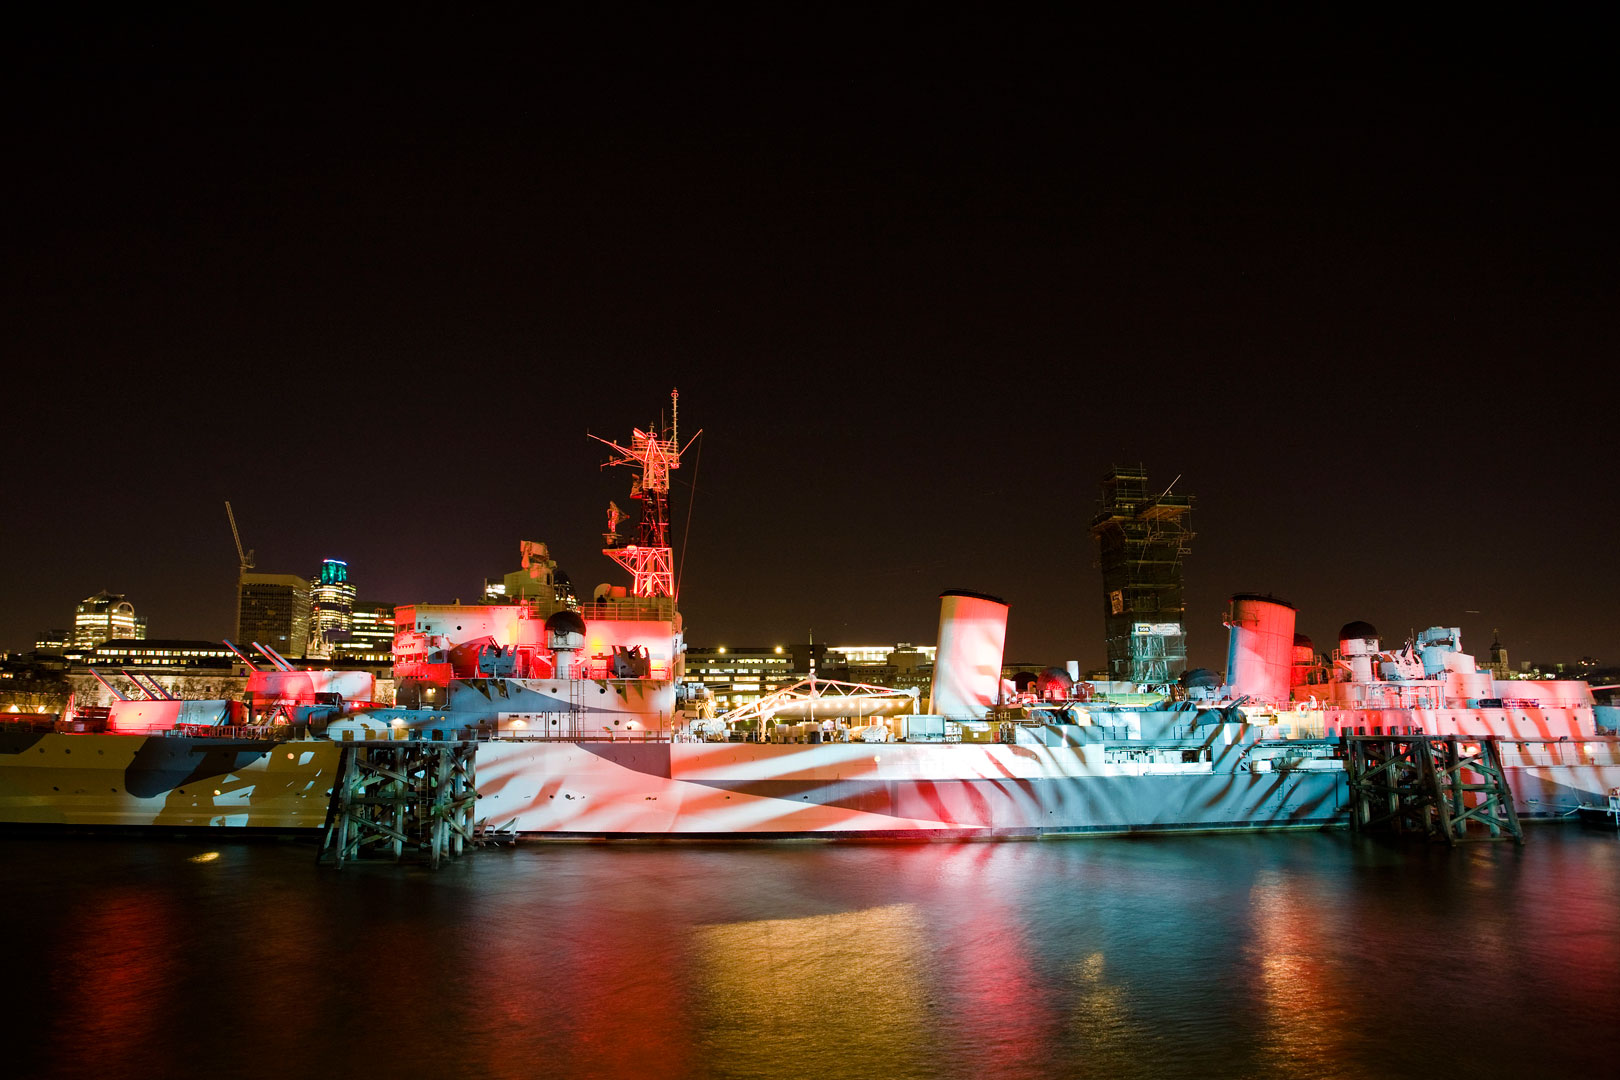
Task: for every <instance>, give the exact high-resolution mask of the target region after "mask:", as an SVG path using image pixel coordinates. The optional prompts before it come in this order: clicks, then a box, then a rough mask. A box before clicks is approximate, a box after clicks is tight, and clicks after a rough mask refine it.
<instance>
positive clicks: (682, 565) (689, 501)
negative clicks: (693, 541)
mask: <svg viewBox="0 0 1620 1080" xmlns="http://www.w3.org/2000/svg"><path fill="white" fill-rule="evenodd" d="M692 441H693V442H695V443H697V454H696V456H694V457H693V458H692V493H691V494H690V495H688V496H687V497H686V527H685V528H684V529H682V530H681V560H680V562H679V563H677V564H676V565H675V600H676V602H679V601H680V598H681V576H682V575H683V574H685V573H686V538H687V537H688V536H691V535H692V509H693V508H694V507H695V506H696V505H697V474H698V466H699V465H702V464H703V432H701V431H699V432H698V433H697V434H696V435H695V436H693V439H692Z"/></svg>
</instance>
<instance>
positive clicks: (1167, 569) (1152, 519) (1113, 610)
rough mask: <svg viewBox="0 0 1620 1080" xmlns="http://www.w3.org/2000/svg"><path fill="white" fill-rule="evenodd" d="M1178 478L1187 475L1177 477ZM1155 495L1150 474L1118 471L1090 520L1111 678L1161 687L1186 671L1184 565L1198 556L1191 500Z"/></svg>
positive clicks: (1126, 469)
mask: <svg viewBox="0 0 1620 1080" xmlns="http://www.w3.org/2000/svg"><path fill="white" fill-rule="evenodd" d="M1177 479H1178V480H1179V479H1180V477H1177ZM1173 487H1175V483H1174V481H1172V482H1171V484H1170V487H1169V488H1166V489H1165V490H1164V491H1163V493H1159V494H1155V493H1154V492H1153V490H1152V489H1151V488H1149V487H1148V479H1147V470H1146V469H1144V468H1143V467H1142V466H1140V465H1138V466H1135V467H1134V468H1133V467H1128V466H1127V467H1120V466H1115V467H1114V470H1113V472H1112V473H1111V474H1110V475H1108V476H1106V477H1104V478H1103V482H1102V512H1101V513H1099V514H1098V515H1097V516H1096V518H1095V519H1093V520H1092V522H1091V534H1092V535H1093V536H1095V537H1096V538H1097V547H1098V552H1099V559H1100V562H1101V564H1102V578H1103V625H1104V627H1105V632H1106V636H1107V640H1108V677H1109V678H1110V679H1115V680H1119V681H1129V682H1133V683H1146V684H1151V685H1161V684H1165V683H1170V682H1174V681H1175V680H1177V679H1179V678H1180V677H1181V676H1182V674H1183V673H1184V672H1185V671H1186V670H1187V634H1186V628H1185V625H1184V622H1183V619H1184V616H1185V613H1186V603H1185V600H1184V598H1183V594H1182V583H1181V560H1182V559H1183V558H1184V557H1185V556H1186V555H1187V554H1189V552H1190V551H1191V548H1190V546H1189V545H1190V544H1191V542H1192V538H1193V533H1192V530H1191V529H1189V528H1188V522H1187V519H1188V517H1189V515H1190V514H1191V511H1192V503H1193V497H1192V496H1191V495H1173V494H1171V491H1170V489H1171V488H1173Z"/></svg>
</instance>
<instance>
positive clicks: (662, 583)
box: [591, 390, 702, 600]
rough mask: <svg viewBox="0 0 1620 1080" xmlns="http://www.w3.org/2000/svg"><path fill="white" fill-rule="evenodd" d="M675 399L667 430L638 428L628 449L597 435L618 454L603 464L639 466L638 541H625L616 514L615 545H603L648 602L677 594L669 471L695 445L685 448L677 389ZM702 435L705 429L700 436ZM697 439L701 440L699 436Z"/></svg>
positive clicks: (610, 536) (634, 494)
mask: <svg viewBox="0 0 1620 1080" xmlns="http://www.w3.org/2000/svg"><path fill="white" fill-rule="evenodd" d="M669 397H670V415H671V423H670V427H669V430H668V432H667V434H666V433H665V432H661V431H659V430H657V425H653V424H649V425H648V427H649V428H650V429H651V430H648V431H642V430H641V429H640V428H633V429H631V432H630V445H629V446H628V447H626V446H620V445H619V444H618V443H616V442H609V441H608V440H607V439H604V438H602V437H601V436H599V435H592V436H591V438H593V439H595V440H596V441H597V442H599V443H602V444H603V445H604V446H607V447H610V448H611V449H612V450H613V451H614V454H615V456H614V457H613V458H612V459H610V460H608V461H605V462H603V463H602V467H603V468H604V469H605V468H607V467H608V466H610V465H627V466H629V467H630V468H632V469H634V470H636V475H635V477H634V478H633V479H632V480H631V482H630V497H631V498H633V499H635V500H637V501H638V502H640V503H641V517H640V521H639V522H638V523H637V526H636V536H635V540H634V542H632V543H630V544H619V543H618V536H617V528H618V519H617V517H616V516H610V518H609V521H610V525H609V530H610V531H609V532H608V533H605V534H604V536H603V539H604V540H606V541H607V543H608V545H609V546H608V547H605V548H603V549H602V554H604V555H606V556H607V557H608V558H610V559H612V560H613V561H614V562H616V563H618V564H619V565H620V566H622V567H624V568H625V569H626V570H628V571H630V573H631V576H632V577H633V578H634V584H633V586H632V589H631V592H632V593H633V595H635V596H637V597H640V598H642V599H646V600H650V599H654V598H656V597H669V598H670V599H674V598H675V566H674V559H673V557H672V549H671V547H670V543H669V474H670V473H671V472H673V471H674V470H676V469H678V468H680V467H681V454H682V453H684V452H685V450H686V449H688V448H689V447H690V446H691V445H692V444H691V442H690V441H688V442H687V444H686V446H685V447H683V446H681V445H680V444H679V443H678V442H677V441H676V427H675V418H676V417H678V416H679V412H678V408H679V403H680V392H679V391H677V390H671V391H670V394H669ZM701 434H702V432H701V431H699V432H698V435H701ZM692 438H693V439H696V438H697V435H694V436H692ZM617 510H618V507H616V506H615V507H613V509H612V511H610V514H613V513H614V512H616V511H617Z"/></svg>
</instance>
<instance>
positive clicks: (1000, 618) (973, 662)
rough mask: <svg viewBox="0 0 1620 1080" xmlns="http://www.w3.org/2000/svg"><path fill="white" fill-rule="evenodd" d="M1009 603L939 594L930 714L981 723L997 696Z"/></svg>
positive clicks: (976, 596) (958, 592) (960, 594)
mask: <svg viewBox="0 0 1620 1080" xmlns="http://www.w3.org/2000/svg"><path fill="white" fill-rule="evenodd" d="M1006 643H1007V605H1006V604H1005V603H1004V602H1002V601H1000V600H998V599H996V598H995V597H993V596H985V595H984V594H983V593H972V592H963V591H961V590H959V589H952V590H949V591H947V592H943V593H941V594H940V596H939V638H938V646H937V649H936V651H935V654H934V683H933V687H932V689H931V690H930V691H929V698H928V711H929V712H930V713H937V714H940V715H943V716H945V717H947V718H949V719H951V720H983V719H984V717H985V714H986V713H988V712H989V711H990V707H991V706H992V705H994V704H995V703H996V701H997V698H998V696H999V695H1000V692H1001V654H1002V651H1003V649H1004V647H1005V646H1006Z"/></svg>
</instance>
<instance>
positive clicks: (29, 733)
mask: <svg viewBox="0 0 1620 1080" xmlns="http://www.w3.org/2000/svg"><path fill="white" fill-rule="evenodd" d="M675 406H678V398H674V397H673V396H672V409H671V417H670V423H669V425H668V427H667V428H666V427H664V426H663V425H661V424H653V425H649V426H648V428H647V429H645V430H643V429H634V430H633V432H632V436H631V438H630V439H629V440H628V441H627V443H625V444H622V445H621V444H618V443H613V442H608V441H606V440H600V441H602V442H603V443H604V444H605V445H606V446H608V447H609V449H610V450H611V453H612V458H611V460H610V461H609V462H608V463H607V464H610V465H620V466H626V467H628V468H629V469H631V470H632V471H633V473H634V480H633V484H632V488H631V495H632V497H633V498H634V499H635V500H636V501H637V502H638V503H639V504H640V510H639V516H638V520H637V522H636V525H635V528H634V531H633V532H627V533H624V534H621V532H620V525H621V523H622V522H623V521H624V518H625V515H623V514H622V513H621V512H620V511H619V510H618V508H617V506H616V505H613V506H610V509H609V523H608V529H607V532H606V533H604V534H603V540H604V547H603V552H604V554H605V555H607V556H608V557H609V558H611V559H612V560H614V561H615V562H616V563H618V564H619V565H620V566H622V567H623V568H624V569H625V570H626V571H628V573H629V576H630V582H629V584H628V585H612V584H608V585H602V586H599V587H598V588H596V589H595V590H594V592H593V594H592V596H591V598H590V599H589V600H582V599H581V598H579V597H576V596H575V595H574V593H573V590H572V587H571V586H570V585H569V584H568V583H567V581H566V578H565V577H564V576H563V575H561V574H559V572H558V570H557V567H556V564H555V562H554V561H553V560H551V558H550V555H549V552H548V550H547V548H546V546H545V545H544V544H540V543H531V542H526V543H524V544H523V545H522V546H521V549H520V554H521V560H522V565H521V568H520V569H519V570H518V571H515V572H514V573H513V574H510V575H508V577H507V584H506V589H505V595H504V596H502V597H500V598H499V599H498V600H496V601H495V602H486V603H481V604H476V605H462V604H459V603H456V604H415V605H409V606H402V607H400V608H398V609H397V610H396V636H395V642H394V677H395V692H394V700H393V701H392V702H391V703H386V704H384V703H378V702H375V701H373V700H372V698H373V697H374V696H375V687H374V682H373V680H372V677H371V676H370V675H368V674H366V673H363V672H341V671H324V670H300V669H299V668H298V667H297V666H296V665H294V664H293V663H292V662H290V661H288V660H287V659H286V658H284V657H282V656H281V655H280V654H279V653H276V652H275V651H274V650H273V649H269V648H267V647H264V646H262V645H257V644H255V645H254V647H255V648H256V649H257V650H258V652H259V654H260V655H261V656H262V657H263V660H262V661H260V662H255V661H252V660H249V659H248V657H247V654H246V653H239V655H241V656H242V658H243V660H244V662H245V663H246V666H247V668H248V669H249V672H250V673H249V681H248V686H247V692H246V694H245V695H244V697H243V699H242V700H240V701H234V700H214V701H180V700H174V699H172V698H170V697H168V696H167V695H165V694H164V693H163V692H162V690H161V688H160V687H158V686H156V684H155V683H151V681H150V680H148V684H146V685H142V684H140V683H137V685H139V686H141V690H142V693H141V694H140V695H139V696H137V697H134V698H129V697H126V696H125V695H124V694H122V693H120V692H118V691H116V690H115V689H114V688H113V687H112V684H111V683H107V684H106V686H105V689H106V690H107V691H109V694H108V696H107V698H106V700H105V701H103V702H100V703H97V704H88V703H86V704H84V705H82V706H79V707H76V708H75V707H70V709H69V710H68V712H67V713H66V714H65V715H64V716H62V717H61V718H60V719H57V720H55V721H52V722H48V723H47V722H40V721H37V720H26V721H20V722H15V723H10V724H6V725H3V726H0V823H5V824H11V825H27V826H56V827H69V828H118V829H185V830H189V829H215V828H223V829H240V830H281V831H294V832H299V831H316V830H320V829H322V828H323V827H324V826H325V825H326V824H327V823H328V822H329V821H330V819H331V815H332V813H333V810H334V806H335V802H336V800H335V796H334V792H335V791H337V790H338V782H337V776H338V771H339V769H340V766H341V763H342V760H343V755H344V754H345V753H346V752H352V751H353V749H354V748H356V747H366V746H380V745H390V744H399V743H404V744H419V743H455V744H458V745H466V746H471V747H472V748H473V754H472V758H473V761H474V762H475V767H476V780H475V786H476V810H475V814H476V818H477V820H478V822H479V824H480V826H481V827H484V828H488V829H494V830H499V831H501V832H503V833H506V834H514V835H522V836H526V837H536V838H541V837H550V838H558V839H593V838H601V839H613V838H640V839H645V838H667V839H683V838H685V839H724V838H756V839H767V838H802V837H816V838H828V839H834V838H849V839H855V838H868V839H870V838H893V839H974V838H995V837H1042V836H1061V835H1086V834H1124V833H1138V832H1156V831H1175V830H1269V829H1294V828H1324V827H1334V826H1343V825H1346V824H1348V823H1349V819H1350V814H1349V804H1350V791H1349V787H1350V785H1349V781H1348V774H1347V770H1346V757H1345V754H1344V752H1343V746H1344V740H1345V738H1346V737H1348V736H1367V735H1379V736H1382V735H1385V734H1386V733H1387V734H1388V735H1390V736H1395V735H1407V736H1410V735H1418V734H1429V735H1436V736H1447V737H1456V738H1458V739H1462V740H1484V739H1490V741H1491V743H1492V745H1493V746H1497V747H1499V748H1500V751H1501V753H1500V761H1501V766H1502V771H1503V774H1504V775H1505V777H1506V780H1507V784H1508V786H1509V788H1510V789H1511V791H1512V796H1513V803H1514V806H1515V808H1516V809H1517V811H1518V812H1519V814H1520V815H1522V816H1525V817H1529V818H1562V817H1568V816H1571V815H1573V814H1574V813H1575V812H1576V810H1577V808H1578V807H1579V806H1580V805H1582V804H1583V803H1585V802H1589V801H1592V800H1593V799H1594V797H1597V796H1600V795H1603V794H1606V793H1607V792H1608V791H1609V790H1610V789H1612V788H1615V787H1617V786H1620V753H1617V745H1620V740H1617V739H1616V738H1615V737H1614V735H1613V734H1612V732H1611V731H1609V730H1606V725H1604V724H1601V723H1600V719H1601V718H1602V717H1600V713H1601V712H1602V710H1600V708H1599V707H1598V706H1597V705H1596V704H1595V702H1594V700H1593V696H1592V691H1591V689H1590V687H1589V686H1587V685H1586V684H1585V683H1582V682H1578V681H1572V680H1538V681H1530V680H1507V679H1501V678H1498V677H1496V674H1495V673H1493V672H1491V671H1489V670H1486V669H1482V668H1480V666H1479V665H1478V664H1477V663H1476V662H1475V660H1474V658H1473V656H1471V655H1470V654H1467V653H1465V652H1463V651H1462V647H1461V635H1460V631H1459V630H1457V629H1456V628H1431V629H1430V630H1426V631H1424V632H1423V633H1422V634H1420V635H1418V636H1417V639H1416V640H1415V641H1413V642H1409V643H1407V644H1406V645H1405V646H1404V647H1402V648H1399V649H1387V650H1386V649H1385V648H1384V647H1383V646H1382V644H1381V641H1380V639H1379V637H1378V634H1377V632H1376V630H1374V629H1373V628H1372V627H1371V626H1370V625H1368V624H1366V623H1362V622H1353V623H1349V624H1346V626H1345V628H1344V629H1343V631H1341V634H1340V640H1339V641H1338V642H1337V647H1336V648H1335V649H1333V650H1332V651H1331V652H1330V653H1328V654H1325V655H1319V654H1318V653H1317V652H1316V651H1315V649H1314V647H1313V646H1312V645H1311V643H1310V642H1309V641H1308V640H1305V639H1303V638H1301V637H1299V636H1298V635H1296V634H1295V633H1294V629H1295V626H1294V623H1295V619H1294V609H1293V608H1292V606H1291V605H1289V604H1287V603H1286V602H1284V601H1281V600H1278V599H1276V598H1273V597H1268V596H1263V595H1258V594H1238V595H1236V596H1234V597H1233V598H1232V602H1231V607H1230V609H1229V610H1228V612H1227V615H1226V620H1225V622H1226V625H1227V628H1228V633H1229V648H1228V663H1227V671H1226V673H1225V676H1224V678H1218V677H1214V676H1211V675H1208V673H1205V676H1206V677H1202V678H1201V677H1199V675H1198V673H1189V674H1188V676H1187V677H1184V678H1182V679H1180V680H1178V682H1177V683H1176V684H1174V685H1162V686H1159V687H1145V686H1143V685H1141V684H1137V683H1125V684H1120V683H1118V682H1116V681H1110V680H1103V681H1096V680H1093V681H1090V682H1087V681H1083V680H1081V679H1079V678H1078V671H1077V670H1076V669H1075V667H1074V666H1073V665H1070V666H1069V667H1068V668H1067V669H1064V668H1051V669H1048V670H1047V671H1045V672H1044V673H1042V674H1041V675H1040V677H1039V678H1038V679H1037V680H1036V681H1035V682H1033V683H1032V684H1030V685H1029V686H1027V687H1025V688H1023V689H1022V691H1020V690H1018V689H1017V688H1015V687H1014V686H1013V685H1012V684H1010V683H1008V682H1006V681H1005V680H1004V679H1003V678H1002V663H1003V655H1002V653H1003V646H1004V643H1005V635H1006V627H1007V618H1008V611H1009V608H1008V605H1007V604H1005V603H1004V602H1002V601H1001V600H999V599H998V598H996V597H994V596H991V595H987V594H984V593H979V592H974V591H968V590H954V589H953V590H947V591H946V592H944V593H943V594H942V595H941V596H940V616H939V636H938V645H937V650H936V655H935V665H934V671H933V677H932V683H931V686H930V687H929V692H928V695H927V698H926V701H925V700H924V698H923V695H922V694H921V692H919V691H918V690H915V689H913V690H904V691H902V690H895V689H892V688H888V687H882V686H874V685H864V684H857V683H847V682H840V681H834V680H827V679H818V678H817V677H816V676H815V674H814V672H813V671H812V674H811V677H810V678H809V679H806V680H804V681H802V682H800V683H797V684H795V685H792V686H786V687H782V688H780V689H777V690H775V691H774V692H771V693H768V694H766V695H765V696H764V697H762V698H761V699H759V700H758V701H755V702H752V703H750V704H749V705H748V706H747V707H745V708H740V709H737V710H733V711H732V712H730V713H724V714H721V715H714V714H713V709H712V708H711V707H710V704H709V702H708V701H707V700H706V699H705V697H704V695H703V694H702V691H701V684H700V683H699V682H697V681H689V680H687V678H686V671H685V654H686V648H685V632H684V627H683V625H682V620H681V616H680V613H679V611H678V610H677V605H676V588H675V576H674V572H673V567H674V560H673V558H672V550H673V549H672V546H671V544H670V481H671V474H672V473H673V472H675V471H676V470H677V469H679V468H680V463H681V456H682V454H683V452H684V451H685V450H686V449H687V448H688V447H689V446H690V443H688V444H687V446H686V447H683V446H682V445H681V443H680V441H679V426H678V417H679V414H678V410H677V408H675ZM1168 501H1169V500H1167V502H1168ZM1179 505H1184V504H1174V503H1171V508H1172V509H1174V508H1175V507H1176V506H1179ZM1132 513H1133V514H1135V515H1136V517H1138V518H1141V519H1143V520H1147V519H1151V518H1153V516H1154V513H1155V506H1154V505H1153V500H1151V499H1149V500H1145V501H1144V503H1143V504H1142V505H1137V506H1134V507H1133V508H1132ZM1175 629H1176V630H1177V631H1179V627H1176V628H1175ZM1127 630H1128V631H1129V632H1132V633H1139V634H1141V635H1142V636H1144V637H1155V638H1159V639H1163V638H1164V637H1165V635H1164V634H1163V632H1162V631H1163V627H1161V626H1158V625H1156V624H1151V623H1148V624H1140V625H1137V626H1132V627H1128V628H1127ZM233 648H234V646H233ZM261 664H262V666H261ZM1609 726H1612V725H1609ZM1493 737H1494V738H1493Z"/></svg>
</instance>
